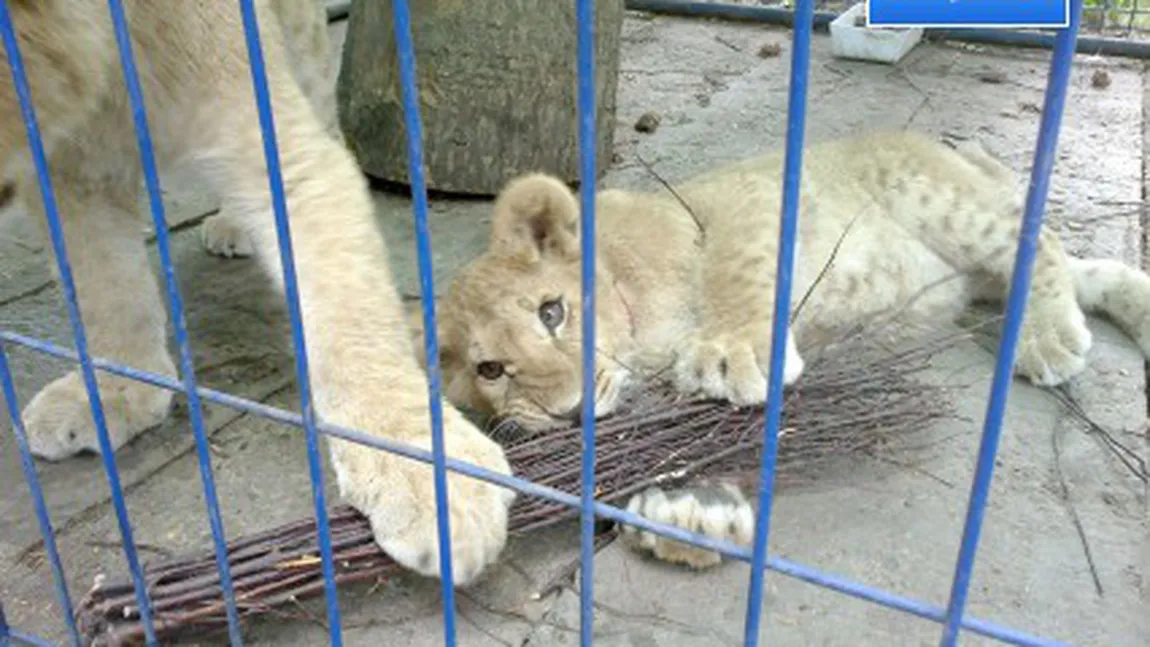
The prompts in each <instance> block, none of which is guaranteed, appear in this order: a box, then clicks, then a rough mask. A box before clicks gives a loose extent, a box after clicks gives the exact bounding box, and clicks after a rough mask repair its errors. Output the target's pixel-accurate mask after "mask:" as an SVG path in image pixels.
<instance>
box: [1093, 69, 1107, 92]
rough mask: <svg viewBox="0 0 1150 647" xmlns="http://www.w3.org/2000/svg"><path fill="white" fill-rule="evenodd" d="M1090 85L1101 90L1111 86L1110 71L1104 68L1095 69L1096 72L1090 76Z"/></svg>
mask: <svg viewBox="0 0 1150 647" xmlns="http://www.w3.org/2000/svg"><path fill="white" fill-rule="evenodd" d="M1090 85H1092V86H1094V87H1095V88H1098V89H1099V90H1103V89H1105V88H1108V87H1110V73H1109V72H1107V71H1106V70H1104V69H1097V70H1094V74H1093V75H1092V76H1091V77H1090Z"/></svg>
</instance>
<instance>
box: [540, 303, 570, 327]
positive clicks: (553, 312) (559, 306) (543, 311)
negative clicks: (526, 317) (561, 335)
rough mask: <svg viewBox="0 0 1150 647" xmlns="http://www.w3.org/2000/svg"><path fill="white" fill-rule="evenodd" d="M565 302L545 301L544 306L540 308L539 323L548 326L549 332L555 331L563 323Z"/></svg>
mask: <svg viewBox="0 0 1150 647" xmlns="http://www.w3.org/2000/svg"><path fill="white" fill-rule="evenodd" d="M564 314H565V313H564V312H563V302H562V301H561V300H559V299H555V300H552V301H544V302H543V305H541V306H539V321H542V322H543V325H544V326H547V329H548V330H555V329H556V328H558V327H559V324H561V323H563V315H564Z"/></svg>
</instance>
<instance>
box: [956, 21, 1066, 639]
mask: <svg viewBox="0 0 1150 647" xmlns="http://www.w3.org/2000/svg"><path fill="white" fill-rule="evenodd" d="M1081 13H1082V0H1070V26H1069V27H1067V28H1065V29H1060V30H1059V31H1058V35H1057V37H1056V39H1055V41H1054V54H1053V56H1052V57H1051V61H1050V74H1049V76H1048V78H1047V81H1046V97H1045V100H1044V104H1043V107H1042V121H1041V123H1040V124H1039V129H1038V144H1037V146H1036V147H1035V151H1034V165H1033V167H1032V170H1031V174H1030V188H1029V191H1028V192H1027V196H1026V207H1025V210H1024V212H1023V215H1022V227H1021V231H1020V232H1019V236H1018V250H1017V252H1016V254H1015V259H1014V275H1013V277H1011V283H1010V296H1009V298H1008V300H1007V304H1006V318H1005V321H1004V322H1003V326H1002V339H1001V340H1000V342H999V346H998V356H997V360H996V362H995V367H994V379H993V381H992V383H991V387H990V398H989V400H988V403H987V407H986V419H985V423H984V425H983V431H982V441H981V443H980V445H979V448H978V466H977V468H976V470H975V473H974V479H973V482H972V483H971V488H970V502H969V503H968V504H967V508H966V523H965V525H964V527H963V531H962V544H961V546H960V548H959V553H958V561H957V564H956V566H955V573H954V581H953V583H952V585H951V591H950V603H949V605H948V607H947V612H946V622H945V623H944V627H943V632H942V640H941V642H940V644H941V645H942V647H953V645H954V644H955V643H956V642H957V640H958V633H959V630H960V626H961V622H962V616H963V613H964V611H965V608H966V597H967V593H968V591H969V589H970V579H971V572H972V571H973V570H974V558H975V554H976V553H977V552H978V539H979V535H980V534H981V532H982V520H983V517H984V515H985V514H986V502H987V499H988V498H989V496H990V482H991V479H992V478H993V476H994V457H995V455H996V454H997V453H998V441H999V438H1000V437H1001V436H1002V421H1003V418H1004V417H1005V416H1006V400H1007V396H1008V394H1009V391H1010V383H1011V381H1012V380H1013V378H1014V359H1015V357H1014V356H1015V351H1016V350H1017V346H1018V335H1019V330H1020V328H1021V326H1022V319H1023V315H1024V314H1025V309H1026V302H1027V296H1028V294H1029V292H1030V279H1031V275H1032V273H1033V269H1034V258H1035V255H1036V253H1037V249H1038V234H1039V232H1040V230H1041V228H1042V220H1043V216H1044V212H1045V209H1046V196H1047V192H1048V190H1049V188H1050V175H1051V172H1052V171H1053V169H1054V159H1055V153H1056V151H1057V148H1058V132H1059V128H1060V127H1061V126H1062V111H1063V108H1064V107H1065V105H1066V91H1067V86H1068V85H1069V83H1070V69H1071V66H1072V64H1073V62H1074V48H1075V41H1076V40H1077V38H1078V25H1079V19H1080V16H1081Z"/></svg>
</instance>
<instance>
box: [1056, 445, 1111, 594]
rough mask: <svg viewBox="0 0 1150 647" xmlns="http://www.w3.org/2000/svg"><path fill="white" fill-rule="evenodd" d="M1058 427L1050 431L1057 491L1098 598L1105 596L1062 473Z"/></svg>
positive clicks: (1084, 531)
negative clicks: (1084, 557) (1076, 537)
mask: <svg viewBox="0 0 1150 647" xmlns="http://www.w3.org/2000/svg"><path fill="white" fill-rule="evenodd" d="M1058 428H1059V427H1058V425H1054V427H1053V429H1051V430H1050V446H1051V449H1052V450H1053V451H1054V474H1055V476H1057V477H1058V490H1059V495H1060V496H1061V497H1062V500H1063V501H1064V502H1065V503H1066V510H1067V512H1069V513H1070V521H1071V523H1073V524H1074V531H1075V532H1076V533H1078V542H1079V543H1080V544H1081V545H1082V553H1083V555H1085V556H1086V565H1087V567H1089V568H1090V577H1091V578H1092V579H1093V580H1094V590H1095V591H1096V592H1097V593H1098V597H1103V595H1105V594H1104V593H1103V591H1102V580H1101V579H1099V578H1098V568H1097V567H1096V566H1095V565H1094V554H1093V553H1092V552H1091V550H1090V542H1089V541H1088V540H1087V539H1086V530H1085V529H1084V528H1083V527H1082V519H1080V518H1079V517H1078V508H1077V507H1075V506H1074V501H1073V500H1072V499H1071V498H1070V487H1069V486H1067V485H1066V475H1065V474H1064V473H1063V472H1062V443H1061V442H1060V441H1059V438H1058Z"/></svg>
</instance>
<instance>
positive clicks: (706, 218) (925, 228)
mask: <svg viewBox="0 0 1150 647" xmlns="http://www.w3.org/2000/svg"><path fill="white" fill-rule="evenodd" d="M782 164H783V155H782V153H781V152H773V153H770V154H766V155H762V156H760V157H756V158H753V159H749V160H745V161H742V162H739V163H735V164H731V165H729V166H726V167H724V168H721V169H718V170H715V171H712V172H710V173H706V174H704V175H702V176H700V177H698V178H695V179H693V180H690V181H688V182H686V183H684V184H682V185H680V186H678V187H676V189H675V191H676V192H677V193H678V194H679V195H680V196H681V197H682V199H683V201H684V202H685V203H686V204H687V205H689V206H690V210H691V211H693V212H694V216H692V215H691V213H690V212H689V211H688V210H687V209H686V208H684V206H683V204H682V203H680V202H679V201H678V200H677V199H676V198H675V197H674V196H673V195H671V194H670V192H666V191H664V192H659V193H632V192H626V191H619V190H605V191H601V192H600V193H599V194H598V198H597V204H596V223H597V224H596V226H597V228H598V237H597V246H598V270H597V278H596V282H597V293H596V303H595V306H596V326H597V339H596V345H597V360H596V366H597V368H596V376H595V393H596V400H595V411H596V414H597V415H603V414H607V413H609V412H610V411H612V410H613V409H614V408H615V407H616V406H617V404H618V403H619V401H620V395H621V394H622V393H624V392H625V390H626V387H627V386H628V385H630V384H632V383H635V382H637V381H638V380H641V379H643V377H644V376H646V375H650V374H651V373H654V372H657V371H660V370H662V369H667V368H669V369H670V371H671V375H673V376H674V380H675V382H676V383H677V384H678V386H679V388H680V389H682V390H683V391H685V392H689V393H694V392H702V393H704V394H707V395H710V396H713V397H717V398H722V399H727V400H730V401H732V402H734V403H736V404H739V405H750V404H755V403H759V402H762V401H763V399H764V398H765V396H766V384H767V383H766V379H767V372H768V364H769V355H770V348H771V322H772V319H773V316H772V312H773V310H772V307H773V300H774V292H775V270H776V262H777V247H778V235H779V213H780V200H781V196H782V187H781V179H782ZM802 182H803V184H802V201H801V213H800V216H799V225H798V227H799V236H798V246H797V261H796V266H795V271H794V288H793V303H792V307H794V306H795V305H797V303H798V302H799V301H800V300H801V299H802V297H803V296H804V295H805V294H806V293H807V291H808V289H809V288H810V287H811V286H812V284H815V285H816V287H815V288H814V289H813V292H811V294H810V297H809V300H808V302H807V303H806V304H805V306H804V307H803V309H802V312H801V314H800V315H799V316H798V318H797V321H796V322H795V324H794V325H793V327H792V330H793V335H792V336H791V338H790V339H788V340H787V342H786V347H785V348H786V365H785V369H784V382H785V383H788V384H789V383H792V382H794V381H795V380H796V379H798V378H799V376H800V374H801V371H802V368H803V363H802V358H801V355H800V354H799V350H798V349H799V348H802V347H809V346H810V345H811V344H814V343H816V342H817V341H818V340H821V339H826V338H827V336H828V335H834V334H836V333H837V332H841V331H842V330H844V329H845V328H848V327H851V326H853V325H855V324H857V323H858V322H860V321H864V320H866V319H867V318H869V317H878V316H880V315H884V314H890V313H895V312H898V313H900V318H901V319H903V320H906V321H911V322H913V321H915V320H918V321H921V322H925V323H927V324H929V323H930V322H932V321H934V322H938V321H940V320H943V319H950V318H953V317H955V316H956V315H958V314H959V313H960V312H961V311H962V310H963V309H964V308H966V307H967V306H968V305H969V303H970V302H971V301H972V300H974V299H995V300H1000V299H1001V298H1002V297H1003V296H1004V295H1005V293H1006V289H1007V286H1008V284H1009V282H1010V277H1011V272H1012V266H1013V263H1014V249H1015V246H1016V241H1017V236H1018V232H1019V229H1018V228H1019V223H1020V210H1021V207H1022V203H1023V197H1024V194H1023V192H1022V189H1023V185H1022V183H1021V182H1019V181H1017V179H1016V178H1015V176H1014V173H1013V172H1011V171H1010V170H1009V169H1008V168H1006V167H1005V166H1004V165H1002V164H1001V163H1000V162H998V161H997V160H996V159H994V158H993V157H991V156H990V155H988V154H987V153H985V152H984V151H983V150H982V149H981V148H980V147H978V146H977V145H970V144H964V145H962V146H959V147H957V148H951V147H950V146H948V145H946V144H944V143H942V142H939V141H936V140H934V139H932V138H930V137H927V136H925V135H921V134H915V133H901V132H880V133H872V134H868V135H863V136H857V137H851V138H846V139H840V140H837V141H829V142H823V143H819V144H816V145H813V146H811V147H809V148H808V150H807V151H806V154H805V156H804V169H803V175H802ZM578 214H579V209H578V204H577V202H576V201H575V199H574V197H573V195H572V193H571V192H570V191H569V190H568V189H567V187H565V186H564V185H562V184H560V183H559V182H558V181H557V180H555V179H553V178H550V177H548V176H545V175H538V174H536V175H527V176H524V177H521V178H519V179H517V180H514V181H513V182H511V183H510V184H509V185H508V186H507V187H506V188H505V190H504V191H503V192H502V194H501V195H500V196H499V197H498V198H497V200H496V203H495V205H494V217H493V222H492V233H491V242H490V246H489V249H488V250H487V251H486V252H485V253H484V254H483V255H482V256H480V257H479V258H478V259H476V260H474V261H473V262H471V263H470V264H469V265H468V266H466V267H465V268H464V269H462V270H461V271H460V272H459V274H458V276H457V277H456V278H455V280H454V281H453V283H452V285H451V287H450V290H449V292H448V294H447V295H446V297H445V298H444V299H443V303H442V305H441V306H440V312H441V321H442V324H441V326H440V339H441V341H442V362H443V371H444V382H445V384H446V390H447V395H448V397H449V398H450V399H451V400H452V401H453V402H455V403H456V404H458V405H459V406H464V407H469V408H474V409H477V410H479V411H482V412H485V413H487V414H491V415H495V416H503V417H511V418H514V419H516V420H517V421H518V422H519V423H520V424H523V425H524V426H527V427H535V428H543V427H548V426H552V425H557V424H565V423H567V424H569V421H570V420H571V419H573V418H574V417H575V415H576V414H577V413H578V411H579V405H580V402H581V399H582V398H581V362H580V357H581V355H580V348H581V325H582V324H581V314H582V309H581V305H580V302H581V297H580V295H581V288H580V285H581V283H580V256H579V234H578V230H579V224H578ZM696 218H697V219H698V222H696ZM840 243H841V244H840ZM836 246H837V247H838V248H839V249H838V251H837V254H836V253H835V251H834V250H835V248H836ZM832 256H833V257H834V260H833V263H832V262H831V259H832ZM828 263H829V264H830V265H829V268H828V269H827V271H826V272H825V275H824V276H823V278H822V279H821V280H820V281H818V282H817V283H816V277H818V276H819V275H820V273H821V272H822V271H823V269H824V267H826V266H827V265H828ZM556 299H558V300H561V301H562V303H563V304H564V306H565V307H564V311H565V318H564V320H563V322H562V323H561V325H558V326H551V327H550V328H549V327H548V326H546V325H544V324H543V323H542V321H541V317H540V306H541V304H543V303H544V302H547V301H549V300H556ZM1083 308H1086V309H1088V310H1095V311H1098V312H1101V313H1103V314H1106V315H1108V316H1110V317H1111V318H1113V319H1114V320H1116V322H1117V323H1119V324H1120V325H1121V326H1122V327H1123V328H1124V329H1125V330H1126V331H1128V332H1129V333H1130V334H1131V335H1132V336H1133V338H1134V339H1135V340H1137V342H1138V343H1139V344H1140V345H1141V347H1142V349H1143V350H1144V351H1146V352H1148V353H1150V277H1147V276H1146V275H1145V274H1143V273H1142V272H1140V271H1138V270H1135V269H1134V268H1131V267H1128V266H1126V265H1124V264H1122V263H1119V262H1116V261H1110V260H1100V259H1095V260H1078V259H1073V258H1068V257H1067V256H1066V254H1065V252H1064V251H1063V248H1062V246H1061V244H1060V242H1059V240H1058V238H1057V236H1056V235H1055V234H1053V233H1052V232H1050V231H1049V230H1044V231H1042V233H1041V236H1040V238H1039V246H1038V255H1037V261H1036V263H1035V267H1034V275H1033V284H1032V289H1031V293H1030V296H1029V305H1028V308H1027V313H1026V317H1025V321H1024V324H1023V328H1022V333H1021V340H1020V343H1019V347H1018V355H1017V362H1016V371H1017V372H1018V373H1020V374H1022V375H1024V376H1026V377H1028V378H1030V379H1031V380H1032V381H1033V382H1035V383H1037V384H1044V385H1053V384H1059V383H1061V382H1064V381H1065V380H1067V379H1069V378H1071V377H1073V376H1075V375H1077V374H1078V373H1079V372H1080V371H1082V370H1083V368H1084V366H1085V363H1086V356H1087V353H1088V351H1089V349H1090V345H1091V334H1090V331H1089V330H1088V329H1087V327H1086V323H1085V316H1084V313H1083ZM551 321H552V323H554V320H553V319H552V320H551ZM415 323H416V330H418V329H419V327H418V322H415ZM492 362H497V363H499V365H500V366H501V370H499V371H496V370H495V369H494V368H492V366H493V365H492V364H491V363H492ZM484 363H486V364H484ZM481 364H483V366H482V367H481ZM481 369H482V370H481ZM675 500H676V501H680V502H682V506H678V507H682V508H683V509H682V510H679V509H678V508H677V507H676V505H677V504H676V505H671V504H667V505H662V504H660V505H657V506H656V507H655V508H654V509H652V508H649V507H645V505H644V506H640V507H641V508H642V509H643V510H644V511H646V512H647V513H650V514H652V515H654V516H655V517H656V518H660V519H664V520H667V521H680V522H681V521H682V519H687V518H695V517H698V515H694V513H692V512H691V511H690V510H689V509H688V508H691V507H692V506H693V505H695V504H694V503H692V502H691V501H690V500H689V499H684V498H682V497H679V498H676V499H675ZM664 503H666V501H664ZM636 505H638V504H636ZM683 506H686V507H683ZM655 509H658V510H662V512H652V510H655ZM739 514H742V513H741V512H740V513H739ZM698 518H702V517H698ZM696 525H697V524H696ZM720 525H721V524H720ZM707 527H709V526H707ZM707 527H704V526H703V525H697V527H696V528H695V529H697V530H700V531H705V530H706V529H707ZM708 559H709V558H706V557H700V560H701V562H700V563H709V562H708V561H707V560H708Z"/></svg>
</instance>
